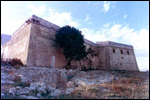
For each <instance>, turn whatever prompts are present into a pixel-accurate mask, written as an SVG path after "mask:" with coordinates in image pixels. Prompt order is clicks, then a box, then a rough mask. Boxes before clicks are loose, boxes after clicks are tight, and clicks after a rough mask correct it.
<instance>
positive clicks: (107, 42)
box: [96, 41, 133, 49]
mask: <svg viewBox="0 0 150 100" xmlns="http://www.w3.org/2000/svg"><path fill="white" fill-rule="evenodd" d="M96 44H97V46H98V47H106V46H109V47H110V46H111V47H119V48H125V49H133V46H132V45H127V44H121V43H116V42H112V41H104V42H97V43H96Z"/></svg>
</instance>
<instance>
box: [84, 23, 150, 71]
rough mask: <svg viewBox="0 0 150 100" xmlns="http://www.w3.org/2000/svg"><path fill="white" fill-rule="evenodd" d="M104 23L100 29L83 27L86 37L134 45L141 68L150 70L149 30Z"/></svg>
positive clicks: (92, 39)
mask: <svg viewBox="0 0 150 100" xmlns="http://www.w3.org/2000/svg"><path fill="white" fill-rule="evenodd" d="M109 27H110V24H109V23H107V24H104V25H103V28H101V29H100V30H99V31H95V30H93V29H87V28H82V29H81V30H82V33H83V34H84V35H85V38H87V39H89V40H91V41H93V42H98V41H114V42H119V43H123V44H129V45H133V47H134V50H135V54H136V57H137V62H138V66H139V68H140V70H149V30H147V29H141V30H140V31H135V29H133V28H129V25H128V24H127V25H120V24H115V25H113V26H112V27H110V28H109Z"/></svg>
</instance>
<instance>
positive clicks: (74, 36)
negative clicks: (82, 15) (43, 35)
mask: <svg viewBox="0 0 150 100" xmlns="http://www.w3.org/2000/svg"><path fill="white" fill-rule="evenodd" d="M81 33H82V32H81V31H79V30H78V29H76V28H74V27H71V26H68V25H67V26H64V27H62V28H60V29H59V30H58V31H57V33H56V35H55V42H56V43H58V45H59V47H61V48H62V49H63V54H64V55H65V58H66V59H67V66H66V69H67V68H70V67H71V61H72V60H78V61H80V60H81V59H83V58H84V57H86V56H87V52H86V51H85V49H86V46H85V45H84V36H83V35H82V34H81Z"/></svg>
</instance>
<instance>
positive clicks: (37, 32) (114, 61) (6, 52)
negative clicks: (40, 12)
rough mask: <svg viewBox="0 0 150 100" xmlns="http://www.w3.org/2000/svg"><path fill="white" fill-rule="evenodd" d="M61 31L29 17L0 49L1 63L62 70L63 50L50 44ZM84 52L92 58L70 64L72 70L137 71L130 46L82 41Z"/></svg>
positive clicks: (53, 43)
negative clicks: (7, 61)
mask: <svg viewBox="0 0 150 100" xmlns="http://www.w3.org/2000/svg"><path fill="white" fill-rule="evenodd" d="M60 28H61V27H59V26H57V25H55V24H52V23H50V22H48V21H46V20H44V19H42V18H40V17H37V16H35V15H32V17H30V18H29V19H28V20H27V21H25V23H24V24H23V25H22V26H20V27H19V28H18V30H16V31H15V32H14V33H13V35H12V37H11V40H10V41H8V42H7V43H5V44H4V45H3V46H2V47H1V56H2V57H3V58H4V59H8V58H10V59H13V58H18V59H21V61H22V62H23V64H24V65H26V66H29V67H30V66H35V67H56V68H64V67H65V66H66V65H67V61H66V59H65V56H64V55H63V52H62V51H63V50H62V49H61V48H59V47H58V46H57V45H56V43H55V42H54V38H55V34H56V31H57V30H59V29H60ZM84 41H85V45H86V48H87V49H89V48H91V49H92V50H93V51H94V54H89V55H88V56H87V57H86V59H83V60H81V61H80V62H79V61H72V62H71V65H72V66H74V68H75V67H76V68H82V67H84V68H86V69H89V68H92V69H103V70H129V71H139V69H138V66H137V62H136V57H135V53H134V49H133V46H131V45H125V44H120V43H115V42H111V41H105V42H98V43H93V42H91V41H89V40H87V39H84Z"/></svg>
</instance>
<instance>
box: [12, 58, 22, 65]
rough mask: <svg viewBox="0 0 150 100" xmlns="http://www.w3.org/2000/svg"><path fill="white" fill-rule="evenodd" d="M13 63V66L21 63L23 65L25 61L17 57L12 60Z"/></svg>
mask: <svg viewBox="0 0 150 100" xmlns="http://www.w3.org/2000/svg"><path fill="white" fill-rule="evenodd" d="M11 65H12V66H15V65H21V66H23V63H22V62H21V60H20V59H17V58H15V59H12V60H11Z"/></svg>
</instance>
